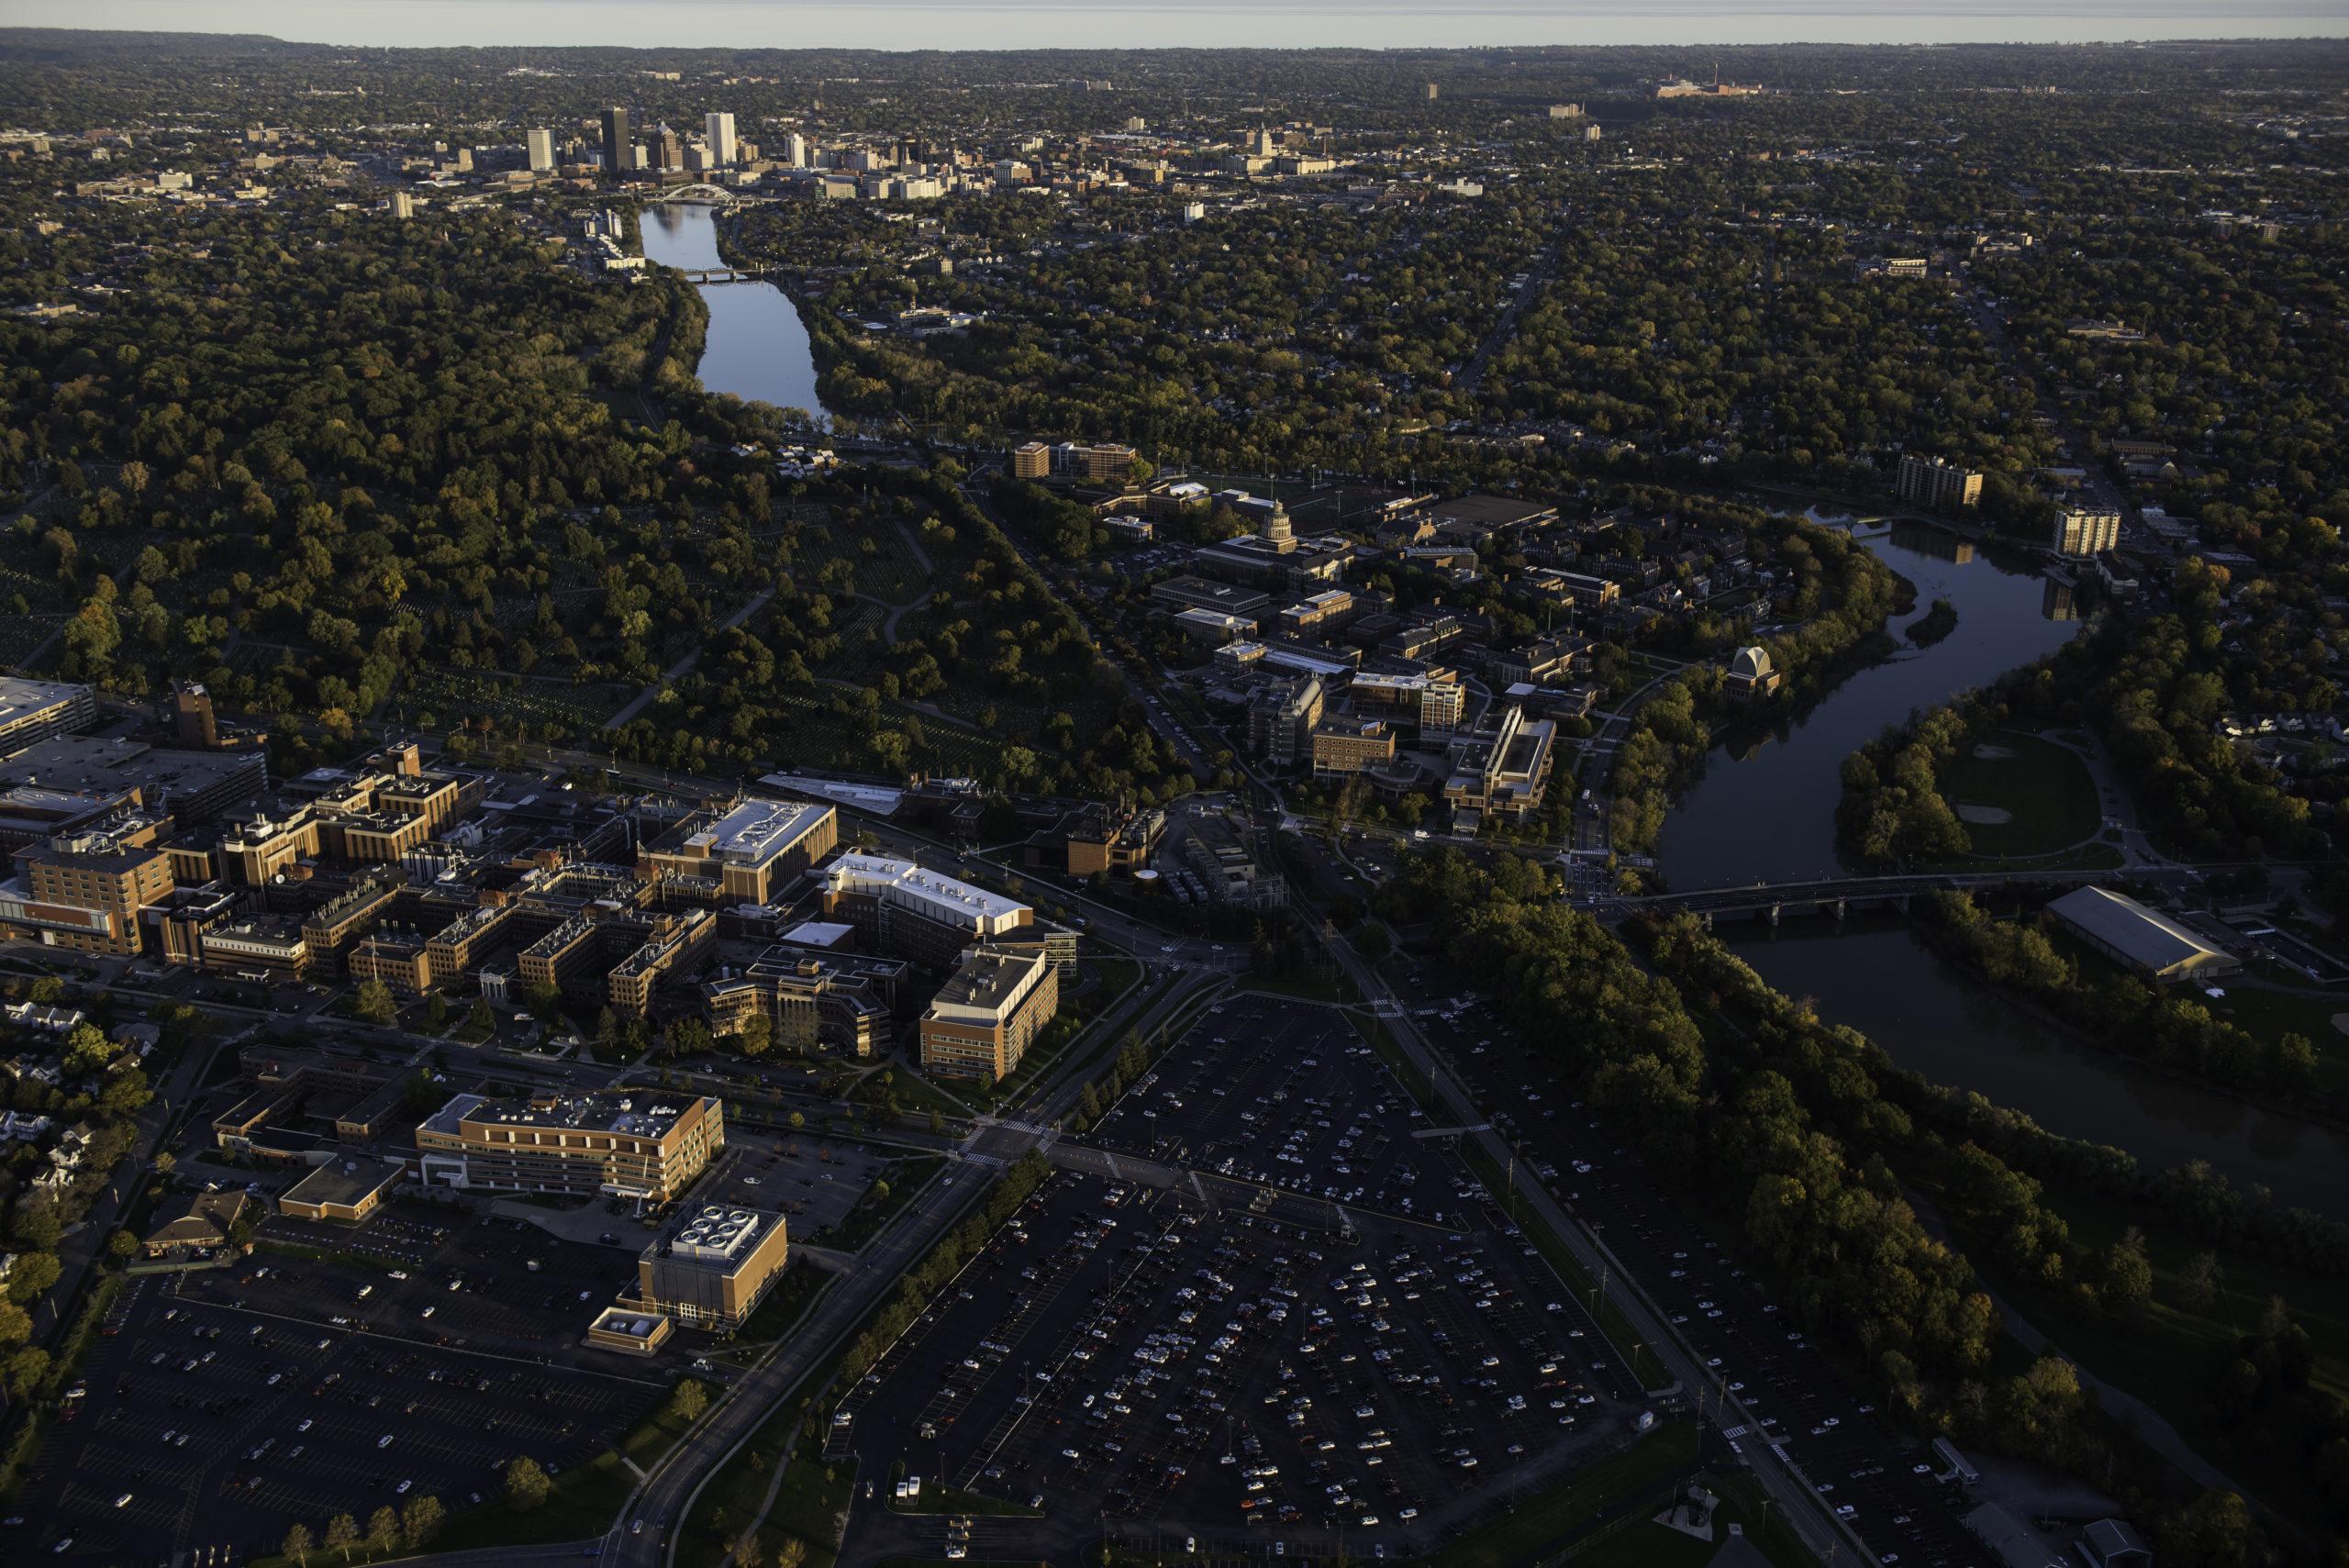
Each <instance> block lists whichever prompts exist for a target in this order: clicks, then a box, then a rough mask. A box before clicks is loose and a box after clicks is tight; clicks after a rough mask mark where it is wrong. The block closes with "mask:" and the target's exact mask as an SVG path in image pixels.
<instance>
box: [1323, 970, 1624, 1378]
mask: <svg viewBox="0 0 2349 1568" xmlns="http://www.w3.org/2000/svg"><path fill="white" fill-rule="evenodd" d="M1347 1016H1348V1017H1349V1018H1352V1019H1353V1024H1354V1029H1355V1031H1356V1032H1357V1033H1359V1034H1360V1035H1361V1036H1362V1037H1363V1039H1364V1040H1366V1041H1368V1042H1369V1044H1370V1048H1371V1049H1372V1050H1373V1051H1376V1052H1377V1053H1378V1055H1379V1059H1380V1060H1381V1061H1383V1062H1386V1065H1387V1067H1388V1069H1389V1070H1390V1071H1392V1072H1393V1073H1394V1074H1395V1077H1396V1081H1397V1082H1398V1083H1400V1084H1402V1085H1403V1087H1404V1088H1405V1089H1406V1090H1408V1092H1409V1094H1410V1095H1411V1098H1412V1099H1413V1100H1414V1101H1416V1102H1417V1103H1418V1105H1419V1109H1420V1110H1422V1111H1424V1112H1426V1113H1427V1115H1428V1116H1430V1117H1431V1118H1434V1119H1435V1120H1436V1121H1437V1122H1438V1123H1439V1124H1442V1123H1445V1122H1446V1121H1448V1119H1449V1118H1450V1117H1451V1116H1452V1114H1453V1113H1452V1111H1451V1109H1450V1108H1449V1107H1448V1106H1445V1105H1443V1103H1442V1101H1441V1100H1439V1099H1438V1098H1437V1096H1436V1094H1435V1091H1434V1088H1433V1086H1432V1085H1431V1084H1430V1083H1429V1082H1428V1078H1427V1074H1425V1073H1422V1072H1420V1071H1419V1068H1418V1067H1417V1066H1415V1065H1413V1064H1412V1062H1411V1061H1410V1058H1409V1057H1408V1055H1407V1054H1406V1052H1405V1051H1404V1050H1403V1047H1402V1045H1401V1043H1400V1042H1398V1041H1397V1040H1396V1039H1395V1034H1394V1031H1393V1030H1392V1029H1389V1028H1388V1027H1387V1024H1386V1019H1384V1018H1375V1017H1371V1016H1369V1015H1366V1014H1364V1013H1360V1012H1352V1013H1349V1014H1348V1015H1347ZM1460 1158H1461V1160H1462V1162H1464V1164H1466V1165H1467V1167H1468V1168H1469V1170H1470V1171H1472V1172H1474V1173H1475V1176H1476V1179H1477V1180H1479V1181H1481V1182H1483V1183H1484V1184H1485V1189H1486V1191H1487V1192H1489V1193H1491V1194H1492V1195H1493V1198H1494V1201H1495V1202H1497V1203H1498V1204H1499V1205H1500V1206H1501V1207H1502V1210H1503V1212H1505V1213H1508V1214H1509V1215H1510V1217H1511V1218H1512V1219H1513V1220H1514V1221H1515V1222H1516V1224H1517V1227H1518V1229H1520V1230H1522V1231H1523V1232H1524V1233H1525V1239H1526V1240H1528V1241H1530V1242H1531V1243H1532V1244H1533V1245H1534V1246H1535V1247H1537V1248H1539V1249H1541V1251H1542V1257H1543V1258H1544V1259H1545V1260H1546V1261H1547V1262H1549V1264H1550V1266H1551V1268H1553V1270H1555V1271H1556V1272H1557V1275H1558V1277H1559V1278H1560V1279H1561V1280H1563V1281H1564V1282H1565V1284H1566V1288H1568V1289H1569V1290H1571V1291H1573V1292H1574V1293H1575V1297H1576V1298H1577V1299H1578V1300H1579V1301H1580V1302H1581V1303H1582V1305H1583V1306H1584V1307H1587V1308H1588V1309H1589V1311H1590V1315H1591V1316H1592V1317H1593V1318H1596V1319H1597V1320H1598V1331H1599V1332H1600V1333H1602V1334H1604V1335H1606V1336H1607V1341H1608V1343H1609V1344H1611V1345H1613V1346H1614V1347H1615V1348H1616V1349H1617V1350H1619V1351H1625V1352H1626V1353H1627V1358H1628V1359H1629V1360H1630V1362H1631V1371H1632V1373H1634V1374H1635V1375H1639V1376H1642V1377H1644V1376H1645V1375H1646V1373H1647V1370H1648V1369H1647V1368H1646V1367H1645V1366H1643V1365H1642V1362H1643V1361H1644V1359H1645V1358H1644V1356H1643V1355H1642V1351H1644V1350H1645V1348H1646V1341H1645V1340H1643V1339H1642V1337H1641V1335H1640V1333H1639V1332H1638V1330H1636V1329H1633V1328H1632V1326H1631V1319H1629V1318H1625V1317H1624V1316H1623V1314H1622V1313H1621V1312H1620V1311H1619V1310H1618V1309H1617V1308H1616V1306H1615V1304H1614V1303H1613V1302H1612V1301H1611V1300H1609V1299H1608V1297H1607V1296H1606V1293H1605V1291H1604V1290H1603V1289H1602V1288H1601V1282H1600V1281H1598V1280H1597V1279H1594V1278H1593V1277H1592V1276H1591V1273H1590V1271H1589V1270H1588V1269H1586V1268H1585V1267H1583V1265H1582V1260H1581V1259H1579V1258H1577V1257H1576V1256H1575V1253H1574V1251H1573V1249H1571V1248H1569V1247H1568V1246H1567V1245H1566V1244H1565V1242H1564V1240H1562V1239H1561V1238H1560V1237H1559V1236H1558V1235H1557V1233H1556V1232H1554V1231H1553V1230H1552V1229H1550V1227H1549V1226H1548V1225H1547V1224H1546V1223H1545V1222H1544V1221H1543V1220H1542V1218H1541V1216H1539V1215H1537V1214H1533V1213H1531V1212H1525V1213H1519V1212H1516V1211H1517V1209H1518V1207H1519V1206H1518V1205H1516V1204H1514V1203H1512V1202H1511V1200H1510V1193H1511V1188H1510V1185H1509V1181H1508V1172H1506V1171H1504V1170H1503V1169H1501V1167H1499V1166H1498V1165H1496V1164H1495V1163H1493V1161H1492V1158H1491V1157H1490V1156H1489V1155H1487V1154H1486V1152H1485V1151H1484V1150H1483V1149H1481V1148H1479V1147H1478V1146H1477V1145H1476V1144H1475V1141H1474V1140H1470V1139H1467V1138H1463V1139H1462V1140H1460ZM1562 1201H1563V1200H1562ZM1610 1283H1611V1282H1610Z"/></svg>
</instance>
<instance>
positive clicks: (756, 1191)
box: [638, 1114, 889, 1245]
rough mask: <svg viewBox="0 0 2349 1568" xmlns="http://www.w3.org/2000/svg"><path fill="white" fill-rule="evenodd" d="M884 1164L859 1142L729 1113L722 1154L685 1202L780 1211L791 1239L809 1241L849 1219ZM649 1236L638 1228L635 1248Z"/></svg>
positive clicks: (882, 1171) (883, 1160)
mask: <svg viewBox="0 0 2349 1568" xmlns="http://www.w3.org/2000/svg"><path fill="white" fill-rule="evenodd" d="M888 1164H889V1161H888V1158H887V1157H886V1156H885V1155H884V1154H882V1153H880V1152H878V1151H875V1150H874V1149H872V1148H870V1147H868V1146H866V1145H864V1144H862V1143H852V1142H849V1141H846V1140H841V1139H838V1138H825V1137H822V1136H819V1135H815V1134H809V1133H804V1132H801V1133H794V1132H791V1131H788V1130H781V1131H774V1132H767V1131H763V1130H757V1129H751V1128H747V1127H744V1126H742V1125H741V1124H740V1122H738V1121H736V1120H734V1119H733V1118H732V1116H731V1115H730V1114H729V1118H728V1122H727V1128H726V1154H725V1155H724V1156H723V1157H722V1158H721V1159H719V1160H718V1162H715V1163H714V1164H713V1165H712V1167H711V1170H710V1172H709V1173H708V1174H707V1175H706V1176H705V1177H704V1178H703V1179H702V1180H701V1181H700V1182H698V1183H696V1184H695V1187H694V1190H693V1193H692V1195H691V1197H690V1199H689V1200H688V1201H690V1202H693V1203H728V1204H741V1205H744V1206H746V1207H752V1208H775V1209H781V1210H782V1211H783V1212H784V1213H785V1215H788V1216H789V1217H790V1220H791V1237H792V1240H794V1241H797V1240H802V1239H805V1240H810V1241H812V1240H815V1239H816V1236H817V1233H818V1232H819V1231H821V1230H824V1229H828V1228H829V1227H831V1226H834V1225H837V1224H839V1223H840V1222H841V1220H842V1219H843V1218H847V1216H848V1213H849V1211H850V1210H851V1209H852V1208H854V1207H856V1203H857V1200H858V1199H859V1198H861V1197H863V1195H864V1193H865V1189H866V1188H868V1187H870V1186H871V1185H872V1184H873V1179H874V1177H875V1176H877V1175H880V1174H883V1173H885V1170H886V1169H887V1167H888ZM649 1235H650V1232H649V1231H645V1230H641V1229H640V1230H639V1231H638V1236H639V1244H640V1245H641V1244H642V1241H643V1240H646V1239H648V1238H649Z"/></svg>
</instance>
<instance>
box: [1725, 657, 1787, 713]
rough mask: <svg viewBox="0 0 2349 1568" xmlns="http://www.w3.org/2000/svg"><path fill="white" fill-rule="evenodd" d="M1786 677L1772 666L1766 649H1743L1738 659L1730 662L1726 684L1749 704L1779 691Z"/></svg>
mask: <svg viewBox="0 0 2349 1568" xmlns="http://www.w3.org/2000/svg"><path fill="white" fill-rule="evenodd" d="M1785 678H1786V677H1785V676H1784V675H1782V674H1781V673H1779V672H1778V670H1777V669H1776V667H1775V666H1774V665H1772V664H1771V662H1770V654H1769V651H1768V650H1767V649H1764V648H1741V649H1739V650H1738V651H1737V657H1736V658H1734V659H1732V660H1731V661H1730V665H1729V675H1728V678H1727V681H1726V683H1725V684H1727V685H1728V687H1729V689H1730V690H1731V692H1732V693H1736V694H1738V695H1742V696H1743V697H1744V698H1745V699H1746V700H1747V701H1748V702H1752V701H1753V700H1754V699H1755V698H1757V697H1766V696H1768V695H1770V694H1771V693H1772V692H1775V691H1776V690H1777V689H1778V683H1779V682H1780V681H1782V680H1784V679H1785Z"/></svg>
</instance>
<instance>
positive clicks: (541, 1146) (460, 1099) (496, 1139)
mask: <svg viewBox="0 0 2349 1568" xmlns="http://www.w3.org/2000/svg"><path fill="white" fill-rule="evenodd" d="M725 1146H726V1107H725V1106H724V1104H723V1103H722V1102H720V1101H718V1100H717V1099H715V1098H713V1097H711V1096H709V1095H694V1096H690V1097H688V1096H684V1095H662V1094H657V1093H652V1092H651V1091H647V1092H643V1093H640V1094H631V1095H618V1094H603V1095H555V1094H541V1095H533V1096H532V1097H531V1098H529V1099H527V1100H491V1099H488V1098H486V1097H484V1096H483V1095H457V1096H456V1097H455V1098H453V1099H451V1101H450V1102H449V1103H448V1104H447V1105H445V1106H441V1107H440V1109H439V1110H437V1111H435V1112H433V1113H432V1115H431V1116H430V1117H429V1118H426V1119H425V1121H424V1122H423V1123H422V1124H421V1125H419V1126H418V1127H417V1129H416V1147H417V1153H418V1155H419V1160H418V1165H419V1168H420V1172H421V1175H422V1179H423V1182H424V1184H425V1185H426V1186H429V1187H434V1186H437V1187H451V1188H455V1189H457V1190H458V1191H461V1192H465V1191H484V1190H486V1191H490V1192H526V1193H581V1194H599V1193H600V1194H604V1195H609V1196H614V1197H628V1198H635V1199H637V1200H638V1201H640V1202H649V1203H666V1202H668V1201H669V1200H670V1199H672V1198H674V1197H675V1196H676V1195H678V1194H679V1193H681V1192H683V1191H685V1188H686V1187H687V1186H689V1185H691V1184H692V1183H693V1180H694V1178H695V1177H696V1176H698V1175H700V1174H701V1173H702V1170H703V1168H704V1167H706V1166H707V1164H708V1163H709V1161H710V1157H711V1156H712V1155H714V1154H715V1153H717V1152H718V1150H720V1149H723V1148H724V1147H725Z"/></svg>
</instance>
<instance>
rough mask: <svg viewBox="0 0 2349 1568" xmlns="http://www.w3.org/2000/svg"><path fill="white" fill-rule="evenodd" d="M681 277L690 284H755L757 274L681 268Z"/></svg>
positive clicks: (725, 268) (679, 270)
mask: <svg viewBox="0 0 2349 1568" xmlns="http://www.w3.org/2000/svg"><path fill="white" fill-rule="evenodd" d="M677 272H678V273H679V275H681V276H682V277H684V279H685V282H687V283H689V284H754V283H757V282H758V281H759V274H758V273H756V272H738V271H736V270H735V269H734V268H732V267H679V268H678V269H677Z"/></svg>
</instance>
